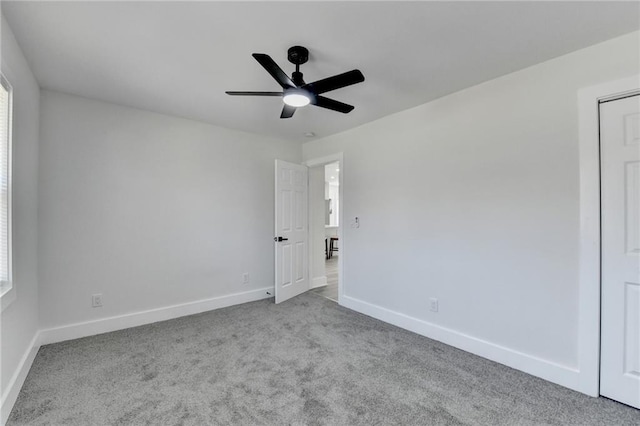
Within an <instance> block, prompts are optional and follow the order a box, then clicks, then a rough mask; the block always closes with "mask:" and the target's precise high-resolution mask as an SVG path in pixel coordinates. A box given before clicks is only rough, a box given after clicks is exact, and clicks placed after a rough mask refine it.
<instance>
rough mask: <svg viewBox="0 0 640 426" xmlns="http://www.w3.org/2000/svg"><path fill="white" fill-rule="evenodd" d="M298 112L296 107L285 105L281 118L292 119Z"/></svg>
mask: <svg viewBox="0 0 640 426" xmlns="http://www.w3.org/2000/svg"><path fill="white" fill-rule="evenodd" d="M294 112H296V107H293V106H291V105H287V104H285V105H284V107H283V108H282V113H281V114H280V118H291V117H293V113H294Z"/></svg>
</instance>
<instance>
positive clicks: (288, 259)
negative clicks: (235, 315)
mask: <svg viewBox="0 0 640 426" xmlns="http://www.w3.org/2000/svg"><path fill="white" fill-rule="evenodd" d="M307 176H308V171H307V167H305V166H301V165H299V164H292V163H287V162H286V161H281V160H276V202H275V205H276V235H275V245H276V303H280V302H284V301H285V300H287V299H291V298H292V297H294V296H297V295H298V294H300V293H302V292H305V291H307V290H309V261H308V259H309V255H308V250H309V244H308V240H309V235H308V232H309V231H308V230H309V227H308V223H307V222H308V214H307V183H308V178H307Z"/></svg>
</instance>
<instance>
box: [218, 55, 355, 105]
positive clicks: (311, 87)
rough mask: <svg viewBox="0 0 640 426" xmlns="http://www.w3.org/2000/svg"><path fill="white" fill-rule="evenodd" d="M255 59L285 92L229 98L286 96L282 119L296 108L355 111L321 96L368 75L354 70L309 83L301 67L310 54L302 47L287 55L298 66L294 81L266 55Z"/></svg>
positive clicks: (242, 94)
mask: <svg viewBox="0 0 640 426" xmlns="http://www.w3.org/2000/svg"><path fill="white" fill-rule="evenodd" d="M252 56H253V57H254V58H255V59H256V61H258V62H259V63H260V65H262V66H263V67H264V69H266V70H267V72H268V73H269V74H271V77H273V78H274V79H275V80H276V81H277V82H278V84H279V85H280V86H282V89H283V90H282V92H233V91H229V92H226V93H227V95H232V96H282V100H283V101H284V104H285V105H284V107H283V108H282V113H281V114H280V118H291V117H293V113H294V112H296V108H300V107H303V106H306V105H309V104H311V105H315V106H319V107H321V108H327V109H330V110H333V111H338V112H342V113H344V114H347V113H348V112H351V111H352V110H353V108H354V106H353V105H348V104H345V103H343V102H340V101H336V100H334V99H330V98H326V97H324V96H320V95H321V94H322V93H326V92H329V91H331V90H336V89H340V88H343V87H347V86H351V85H352V84H356V83H361V82H363V81H364V75H362V73H361V72H360V70H352V71H347V72H345V73H342V74H338V75H334V76H333V77H327V78H324V79H322V80H318V81H314V82H313V83H305V82H304V80H303V79H302V73H301V72H300V65H302V64H304V63H305V62H307V61H308V60H309V51H308V50H307V49H306V48H304V47H302V46H293V47H291V48H289V50H288V51H287V58H288V59H289V62H291V63H292V64H294V65H295V66H296V70H295V71H294V72H293V74H291V78H289V76H288V75H287V74H285V72H284V71H282V69H281V68H280V67H279V66H278V64H276V63H275V61H274V60H273V59H271V57H270V56H269V55H266V54H264V53H254V54H253V55H252Z"/></svg>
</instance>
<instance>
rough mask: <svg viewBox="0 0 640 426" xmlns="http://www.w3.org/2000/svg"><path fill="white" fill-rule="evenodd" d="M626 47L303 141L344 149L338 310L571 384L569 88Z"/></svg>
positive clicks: (611, 72) (589, 79)
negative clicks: (435, 302)
mask: <svg viewBox="0 0 640 426" xmlns="http://www.w3.org/2000/svg"><path fill="white" fill-rule="evenodd" d="M639 52H640V44H639V34H638V33H633V34H630V35H627V36H623V37H620V38H617V39H614V40H610V41H608V42H605V43H602V44H599V45H595V46H592V47H589V48H587V49H584V50H580V51H577V52H574V53H571V54H569V55H566V56H563V57H559V58H556V59H554V60H551V61H548V62H545V63H542V64H539V65H536V66H533V67H531V68H528V69H524V70H522V71H519V72H516V73H513V74H510V75H507V76H504V77H501V78H498V79H495V80H492V81H489V82H486V83H484V84H481V85H478V86H475V87H472V88H469V89H466V90H463V91H461V92H458V93H455V94H452V95H450V96H447V97H444V98H441V99H438V100H436V101H433V102H431V103H428V104H425V105H422V106H419V107H416V108H413V109H410V110H407V111H404V112H401V113H398V114H395V115H392V116H389V117H385V118H383V119H380V120H378V121H375V122H372V123H369V124H366V125H363V126H361V127H359V128H356V129H353V130H351V131H347V132H344V133H341V134H338V135H334V136H331V137H327V138H324V139H321V140H318V141H313V142H309V143H306V144H305V145H304V147H303V156H304V158H305V159H311V158H316V157H322V156H325V155H329V154H332V153H335V152H344V167H343V168H342V170H341V172H342V171H344V173H345V176H344V182H345V187H344V188H343V190H344V197H345V198H344V200H345V202H344V208H345V209H346V210H345V220H346V221H347V223H349V222H350V221H351V220H352V219H353V217H355V216H358V217H359V218H360V223H361V226H360V228H359V229H354V228H350V227H345V228H344V233H345V241H346V242H347V243H348V244H347V245H346V247H347V252H346V258H347V259H348V261H347V262H346V264H345V270H344V273H345V279H344V286H345V287H344V291H345V295H346V296H347V297H346V298H345V304H346V305H347V306H350V307H352V308H354V309H357V310H360V311H362V312H365V313H368V314H370V315H373V316H377V317H379V318H384V319H386V320H388V321H391V322H395V323H396V324H399V325H402V326H405V327H407V328H411V329H414V330H416V331H418V332H422V333H423V334H427V335H430V336H432V337H435V338H438V339H440V340H444V341H447V342H449V343H452V344H454V345H456V346H459V347H462V348H464V349H467V350H470V351H473V352H476V353H479V354H481V355H483V356H487V357H489V358H492V359H495V360H498V361H500V362H504V363H506V364H509V365H512V366H514V367H516V368H521V369H523V370H525V371H529V372H532V373H533V374H537V375H540V376H542V377H545V378H547V379H549V380H553V381H556V382H559V383H561V384H564V385H566V386H570V387H574V388H577V387H579V386H578V385H577V383H578V380H577V374H579V372H578V365H579V364H578V361H579V354H578V349H577V348H578V334H577V330H578V231H579V212H578V201H579V200H578V197H579V189H578V183H579V182H578V119H577V114H578V110H577V91H578V89H579V88H582V87H585V86H591V85H594V84H597V83H600V82H604V81H608V80H614V79H618V78H621V77H626V76H629V75H633V74H637V73H638V72H640V70H639V66H640V65H639V64H640V60H639V59H640V58H639ZM381 194H384V196H381ZM431 297H436V298H438V299H439V305H440V306H439V307H440V310H439V312H438V313H434V312H430V311H429V298H431Z"/></svg>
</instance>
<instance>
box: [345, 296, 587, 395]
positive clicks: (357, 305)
mask: <svg viewBox="0 0 640 426" xmlns="http://www.w3.org/2000/svg"><path fill="white" fill-rule="evenodd" d="M340 304H341V305H343V306H344V307H346V308H349V309H352V310H354V311H357V312H360V313H362V314H365V315H368V316H370V317H373V318H376V319H379V320H381V321H384V322H388V323H390V324H393V325H395V326H398V327H401V328H404V329H406V330H409V331H412V332H414V333H417V334H420V335H422V336H426V337H428V338H430V339H434V340H438V341H440V342H442V343H446V344H447V345H451V346H454V347H456V348H458V349H462V350H464V351H467V352H470V353H472V354H475V355H478V356H481V357H483V358H487V359H490V360H491V361H495V362H498V363H500V364H504V365H506V366H509V367H511V368H515V369H517V370H520V371H524V372H525V373H529V374H531V375H533V376H537V377H540V378H542V379H545V380H548V381H550V382H553V383H556V384H558V385H561V386H565V387H567V388H569V389H573V390H576V391H578V392H582V393H586V394H589V395H590V392H589V389H584V386H581V383H582V381H581V376H580V371H579V370H578V369H575V368H571V367H567V366H564V365H560V364H556V363H554V362H552V361H548V360H544V359H541V358H537V357H535V356H532V355H528V354H525V353H522V352H518V351H516V350H513V349H509V348H507V347H504V346H500V345H497V344H495V343H491V342H488V341H486V340H482V339H478V338H476V337H473V336H469V335H466V334H463V333H460V332H458V331H455V330H451V329H448V328H445V327H441V326H439V325H436V324H433V323H430V322H427V321H424V320H421V319H417V318H414V317H410V316H408V315H405V314H401V313H399V312H395V311H392V310H390V309H386V308H383V307H381V306H377V305H373V304H370V303H367V302H363V301H361V300H358V299H355V298H353V297H350V296H343V297H342V298H341V299H340Z"/></svg>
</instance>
